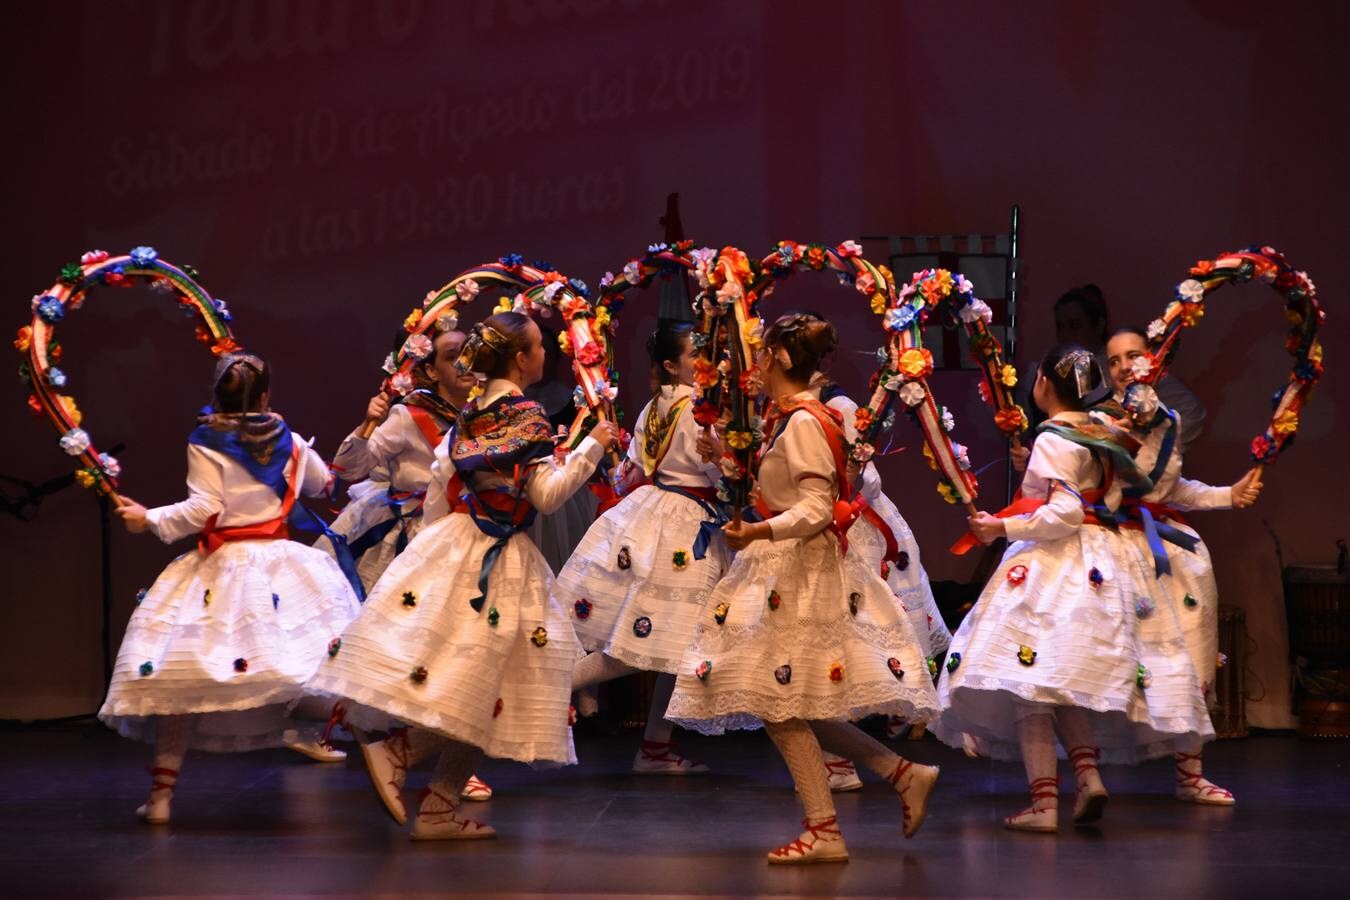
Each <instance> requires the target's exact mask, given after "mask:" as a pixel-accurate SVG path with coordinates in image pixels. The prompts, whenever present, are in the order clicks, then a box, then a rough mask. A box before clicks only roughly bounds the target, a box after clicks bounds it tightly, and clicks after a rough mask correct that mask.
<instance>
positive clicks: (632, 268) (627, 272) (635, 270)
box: [623, 259, 642, 285]
mask: <svg viewBox="0 0 1350 900" xmlns="http://www.w3.org/2000/svg"><path fill="white" fill-rule="evenodd" d="M623 277H624V280H625V281H627V282H628V283H629V284H632V285H636V284H637V283H638V282H640V281H641V280H642V263H640V262H638V261H637V260H636V259H630V260H629V261H628V262H627V263H625V264H624V267H623Z"/></svg>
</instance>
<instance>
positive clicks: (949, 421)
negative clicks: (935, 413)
mask: <svg viewBox="0 0 1350 900" xmlns="http://www.w3.org/2000/svg"><path fill="white" fill-rule="evenodd" d="M955 427H956V417H955V416H953V415H952V411H951V410H950V409H948V408H947V407H945V406H944V407H942V430H943V431H946V432H948V433H950V432H951V430H952V429H953V428H955Z"/></svg>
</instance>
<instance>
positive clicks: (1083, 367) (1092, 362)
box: [1055, 350, 1101, 397]
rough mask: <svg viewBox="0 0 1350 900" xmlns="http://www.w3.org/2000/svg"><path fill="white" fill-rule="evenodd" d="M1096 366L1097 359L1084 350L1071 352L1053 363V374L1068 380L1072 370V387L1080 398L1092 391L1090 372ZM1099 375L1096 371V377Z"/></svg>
mask: <svg viewBox="0 0 1350 900" xmlns="http://www.w3.org/2000/svg"><path fill="white" fill-rule="evenodd" d="M1096 366H1097V357H1095V356H1093V355H1092V354H1091V353H1089V352H1087V351H1086V350H1071V351H1069V352H1068V353H1066V354H1064V357H1063V358H1062V359H1060V361H1059V362H1057V363H1055V374H1056V375H1058V376H1059V377H1060V378H1068V377H1069V371H1070V370H1071V369H1072V370H1073V377H1074V387H1075V389H1076V390H1077V391H1078V396H1079V397H1082V396H1084V395H1085V394H1087V393H1088V392H1089V391H1091V390H1092V370H1093V368H1094V367H1096ZM1100 374H1101V372H1100V369H1098V375H1100Z"/></svg>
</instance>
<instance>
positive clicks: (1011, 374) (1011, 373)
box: [998, 365, 1017, 387]
mask: <svg viewBox="0 0 1350 900" xmlns="http://www.w3.org/2000/svg"><path fill="white" fill-rule="evenodd" d="M998 378H999V381H1001V382H1003V386H1004V387H1017V370H1016V369H1014V368H1013V367H1012V366H1009V365H1004V366H1003V368H1002V369H1000V370H999V373H998Z"/></svg>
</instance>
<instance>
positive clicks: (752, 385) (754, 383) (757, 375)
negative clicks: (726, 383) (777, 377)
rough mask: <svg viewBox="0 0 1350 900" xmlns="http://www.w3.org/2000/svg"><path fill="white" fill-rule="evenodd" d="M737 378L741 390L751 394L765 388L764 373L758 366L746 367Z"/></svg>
mask: <svg viewBox="0 0 1350 900" xmlns="http://www.w3.org/2000/svg"><path fill="white" fill-rule="evenodd" d="M737 380H738V382H739V383H740V386H741V390H742V391H744V392H745V393H747V394H750V395H751V396H754V395H756V394H758V393H759V392H760V391H761V390H763V389H764V373H763V372H761V371H760V370H759V368H758V367H757V366H751V367H750V368H748V369H746V370H745V371H744V372H742V373H741V375H740V378H739V379H737Z"/></svg>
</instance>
